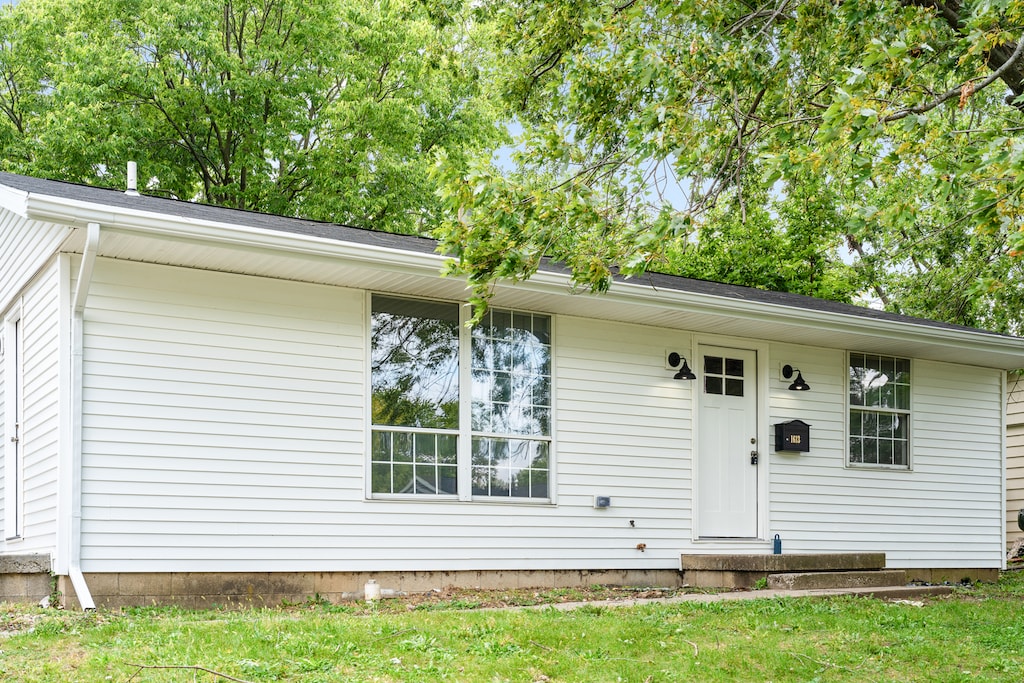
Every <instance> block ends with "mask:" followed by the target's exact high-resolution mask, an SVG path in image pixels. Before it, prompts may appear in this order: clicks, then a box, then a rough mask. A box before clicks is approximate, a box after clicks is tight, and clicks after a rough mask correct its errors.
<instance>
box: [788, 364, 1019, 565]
mask: <svg viewBox="0 0 1024 683" xmlns="http://www.w3.org/2000/svg"><path fill="white" fill-rule="evenodd" d="M772 352H773V355H774V357H775V358H776V359H778V361H781V362H788V360H789V359H792V358H799V359H800V366H801V370H802V371H803V374H804V377H805V379H807V381H808V383H809V384H810V385H811V387H812V390H811V391H807V392H790V391H788V390H787V389H786V385H785V384H784V383H783V382H782V381H776V382H773V386H772V391H771V397H770V409H771V420H770V421H771V422H772V424H775V423H777V422H782V421H786V420H790V419H794V418H799V419H802V420H804V421H805V422H807V423H809V424H810V425H811V428H810V434H811V450H810V452H809V453H800V454H797V453H785V454H783V453H776V454H774V455H773V457H772V462H771V487H770V493H769V499H770V504H771V512H770V534H771V535H774V534H776V533H778V534H780V536H781V537H782V539H783V549H784V551H786V552H869V551H870V552H878V551H881V552H885V553H886V557H887V561H888V564H889V565H890V566H893V567H998V566H1000V562H1001V552H1002V551H1001V540H1000V533H999V528H998V526H997V525H995V524H993V516H994V515H1000V516H1001V514H1002V513H1001V512H1000V509H1001V507H1002V505H1001V501H1000V498H1001V491H1000V490H1001V483H1000V478H1001V464H1000V458H999V455H998V454H999V452H1000V444H1001V435H1000V418H999V409H998V408H997V406H998V405H999V404H1000V400H999V396H1000V393H1001V392H1000V373H999V372H998V371H993V370H984V369H979V368H974V367H964V366H956V365H949V364H942V363H932V362H924V361H915V362H914V366H913V373H914V375H913V386H912V390H913V396H912V405H913V415H912V417H911V419H912V423H911V432H912V434H913V437H912V448H913V453H912V454H911V461H912V463H913V471H901V470H884V471H882V470H866V469H860V468H851V467H844V459H845V457H846V456H845V425H844V423H843V416H844V400H845V397H844V394H845V392H846V386H847V385H846V367H845V354H844V353H843V352H841V351H826V350H817V349H808V348H804V347H784V346H776V347H773V349H772ZM805 359H806V360H805Z"/></svg>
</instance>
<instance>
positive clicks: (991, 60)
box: [901, 0, 1024, 111]
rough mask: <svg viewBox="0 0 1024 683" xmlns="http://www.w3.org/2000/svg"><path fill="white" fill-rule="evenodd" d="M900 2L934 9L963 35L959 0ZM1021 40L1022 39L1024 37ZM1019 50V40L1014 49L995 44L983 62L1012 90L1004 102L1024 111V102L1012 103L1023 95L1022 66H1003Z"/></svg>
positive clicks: (1012, 58)
mask: <svg viewBox="0 0 1024 683" xmlns="http://www.w3.org/2000/svg"><path fill="white" fill-rule="evenodd" d="M901 2H902V3H903V4H904V5H905V6H909V7H925V8H931V9H934V10H936V11H937V12H938V13H939V16H941V17H942V18H943V19H944V20H945V21H946V24H948V25H949V27H950V28H951V29H953V31H954V32H955V33H956V34H957V35H960V36H963V35H965V32H964V30H963V28H962V27H961V24H962V23H963V21H962V18H961V7H962V3H961V0H901ZM1021 40H1024V38H1022V39H1021ZM1019 51H1020V41H1018V42H1017V46H1016V49H1011V47H1010V45H997V46H996V47H994V48H992V49H991V50H990V51H989V53H988V57H987V58H986V60H985V63H986V64H987V65H988V67H989V68H990V69H993V70H999V71H1000V77H1001V78H1002V79H1003V82H1004V83H1006V86H1007V87H1008V88H1009V89H1010V90H1011V91H1012V92H1013V96H1012V97H1007V98H1006V103H1007V104H1008V105H1010V106H1011V107H1014V108H1016V109H1019V110H1021V111H1024V103H1020V104H1015V103H1014V99H1016V98H1017V97H1020V96H1021V95H1024V68H1022V67H1021V66H1017V67H1016V68H1013V69H1005V68H1003V67H1006V65H1007V64H1012V63H1013V62H1015V61H1016V58H1015V57H1014V56H1013V54H1014V53H1017V52H1019Z"/></svg>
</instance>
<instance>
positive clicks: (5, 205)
mask: <svg viewBox="0 0 1024 683" xmlns="http://www.w3.org/2000/svg"><path fill="white" fill-rule="evenodd" d="M0 208H2V209H7V210H8V211H10V212H11V213H13V214H15V215H17V216H22V217H23V218H24V217H27V216H28V192H24V191H22V190H16V189H14V188H13V187H7V186H6V185H0Z"/></svg>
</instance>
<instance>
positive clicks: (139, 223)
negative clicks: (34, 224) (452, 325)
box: [29, 195, 447, 276]
mask: <svg viewBox="0 0 1024 683" xmlns="http://www.w3.org/2000/svg"><path fill="white" fill-rule="evenodd" d="M29 214H30V217H32V218H35V219H37V220H47V221H52V222H55V223H62V224H66V225H67V224H70V225H86V224H88V223H99V224H100V225H101V226H102V227H103V229H104V232H108V231H109V232H121V233H129V234H136V235H144V236H150V237H152V236H158V237H161V238H164V239H169V240H173V241H181V242H191V243H195V242H213V243H216V244H221V245H228V246H232V247H235V248H239V249H242V250H247V251H267V250H271V251H281V252H287V253H292V254H301V255H305V256H313V257H321V258H325V259H331V260H335V259H339V258H341V259H345V260H348V261H353V262H359V263H366V264H373V265H378V266H381V267H385V268H386V269H388V270H394V271H396V272H399V271H400V272H407V273H414V274H416V273H424V274H432V275H434V276H437V275H438V273H439V271H440V268H441V267H442V266H443V265H444V263H445V261H446V260H447V259H446V257H444V256H442V255H440V254H428V253H418V252H411V251H406V250H402V249H393V248H388V247H380V246H376V245H369V244H357V243H352V242H339V241H337V240H333V239H328V238H323V237H316V236H314V235H303V234H299V233H292V232H286V231H274V230H266V229H262V228H250V227H247V226H244V225H238V224H235V223H220V222H216V221H204V220H199V219H195V218H189V217H185V216H173V215H170V214H159V213H152V212H149V211H136V210H132V209H123V208H119V207H103V206H99V205H96V204H93V203H89V202H81V201H77V200H71V199H63V198H60V197H52V196H44V195H32V196H31V197H30V201H29Z"/></svg>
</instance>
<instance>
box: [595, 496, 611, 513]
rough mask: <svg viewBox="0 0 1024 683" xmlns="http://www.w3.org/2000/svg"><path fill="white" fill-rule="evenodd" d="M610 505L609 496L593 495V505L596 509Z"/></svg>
mask: <svg viewBox="0 0 1024 683" xmlns="http://www.w3.org/2000/svg"><path fill="white" fill-rule="evenodd" d="M611 506H612V499H611V496H594V507H595V508H596V509H598V510H603V509H604V508H610V507H611Z"/></svg>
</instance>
